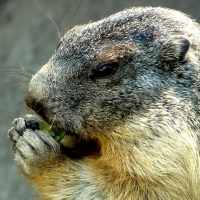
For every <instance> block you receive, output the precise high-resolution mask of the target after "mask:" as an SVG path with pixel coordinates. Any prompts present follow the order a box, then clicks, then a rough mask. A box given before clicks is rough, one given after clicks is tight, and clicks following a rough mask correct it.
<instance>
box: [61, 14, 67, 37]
mask: <svg viewBox="0 0 200 200" xmlns="http://www.w3.org/2000/svg"><path fill="white" fill-rule="evenodd" d="M67 17H69V14H68V15H67V16H66V17H65V19H64V20H63V23H62V35H64V29H65V32H66V28H65V27H64V24H65V21H66V19H67Z"/></svg>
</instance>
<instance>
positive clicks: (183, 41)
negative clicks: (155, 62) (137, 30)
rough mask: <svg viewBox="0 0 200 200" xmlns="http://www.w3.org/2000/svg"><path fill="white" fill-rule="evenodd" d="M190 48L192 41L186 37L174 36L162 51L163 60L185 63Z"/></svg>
mask: <svg viewBox="0 0 200 200" xmlns="http://www.w3.org/2000/svg"><path fill="white" fill-rule="evenodd" d="M189 48H190V41H189V40H188V39H187V38H186V37H184V36H174V37H171V38H170V39H169V40H168V41H166V42H165V43H164V45H163V47H162V50H161V60H162V61H164V62H165V61H166V62H168V61H169V62H171V61H172V62H173V61H175V62H176V61H183V60H184V59H185V57H186V54H187V52H188V50H189Z"/></svg>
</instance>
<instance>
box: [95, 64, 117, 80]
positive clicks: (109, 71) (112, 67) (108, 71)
mask: <svg viewBox="0 0 200 200" xmlns="http://www.w3.org/2000/svg"><path fill="white" fill-rule="evenodd" d="M117 67H118V65H117V63H109V64H104V65H101V66H100V67H99V68H98V69H96V70H95V71H94V74H93V76H94V77H95V78H109V77H110V76H112V75H113V74H114V73H115V72H116V71H117Z"/></svg>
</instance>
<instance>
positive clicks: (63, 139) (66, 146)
mask: <svg viewBox="0 0 200 200" xmlns="http://www.w3.org/2000/svg"><path fill="white" fill-rule="evenodd" d="M37 117H39V121H40V123H39V126H40V130H45V131H47V132H48V133H49V134H50V135H51V136H52V137H53V138H54V139H55V140H56V141H57V142H59V143H60V145H61V151H62V153H63V154H65V155H66V156H68V157H70V158H72V159H80V158H82V157H87V156H100V155H101V145H100V142H99V141H98V139H94V138H90V137H87V138H85V137H81V135H80V134H78V133H74V132H70V131H69V130H66V129H65V128H63V127H60V126H52V124H53V123H48V122H46V121H44V119H41V116H38V115H37Z"/></svg>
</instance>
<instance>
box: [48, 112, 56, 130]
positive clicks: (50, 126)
mask: <svg viewBox="0 0 200 200" xmlns="http://www.w3.org/2000/svg"><path fill="white" fill-rule="evenodd" d="M55 120H56V115H55V116H54V118H53V122H52V123H51V126H50V128H49V130H51V128H52V126H53V124H54V122H55Z"/></svg>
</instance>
